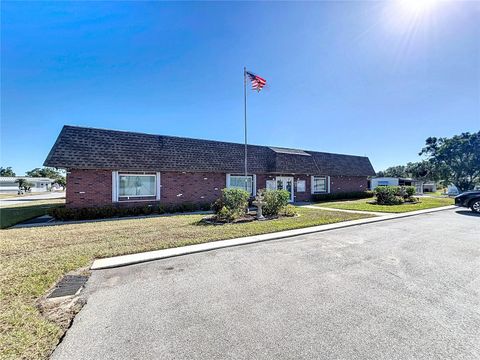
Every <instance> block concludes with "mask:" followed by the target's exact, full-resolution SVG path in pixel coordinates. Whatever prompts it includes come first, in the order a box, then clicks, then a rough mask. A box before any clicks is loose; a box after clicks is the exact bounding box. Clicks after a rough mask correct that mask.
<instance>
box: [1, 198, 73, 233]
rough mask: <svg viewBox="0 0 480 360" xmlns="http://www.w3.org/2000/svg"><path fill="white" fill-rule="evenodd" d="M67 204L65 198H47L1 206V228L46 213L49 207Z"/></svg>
mask: <svg viewBox="0 0 480 360" xmlns="http://www.w3.org/2000/svg"><path fill="white" fill-rule="evenodd" d="M63 204H65V199H61V198H59V199H45V200H34V201H26V202H25V203H22V204H14V205H9V204H7V205H4V206H2V207H0V229H5V228H8V227H10V226H13V225H16V224H18V223H21V222H23V221H27V220H30V219H33V218H36V217H39V216H42V215H46V214H47V212H48V209H51V208H53V207H58V206H61V205H63Z"/></svg>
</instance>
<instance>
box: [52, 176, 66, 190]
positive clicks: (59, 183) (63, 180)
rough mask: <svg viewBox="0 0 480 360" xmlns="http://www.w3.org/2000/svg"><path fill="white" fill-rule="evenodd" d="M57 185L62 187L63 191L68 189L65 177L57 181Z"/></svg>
mask: <svg viewBox="0 0 480 360" xmlns="http://www.w3.org/2000/svg"><path fill="white" fill-rule="evenodd" d="M55 183H56V184H58V185H60V186H61V187H62V188H63V189H65V188H66V187H67V179H65V178H64V177H60V178H58V179H56V180H55Z"/></svg>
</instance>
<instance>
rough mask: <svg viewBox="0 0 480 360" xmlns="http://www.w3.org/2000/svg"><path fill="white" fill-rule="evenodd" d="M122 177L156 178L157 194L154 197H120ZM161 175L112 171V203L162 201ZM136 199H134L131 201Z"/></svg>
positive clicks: (157, 173) (156, 173)
mask: <svg viewBox="0 0 480 360" xmlns="http://www.w3.org/2000/svg"><path fill="white" fill-rule="evenodd" d="M120 176H155V194H154V195H132V196H120ZM160 180H161V179H160V173H159V172H155V173H153V172H144V173H141V174H136V173H129V172H120V171H112V202H128V201H132V202H139V201H152V200H153V198H155V200H156V201H159V200H160V195H161V194H160V188H161V182H160ZM131 198H134V199H131Z"/></svg>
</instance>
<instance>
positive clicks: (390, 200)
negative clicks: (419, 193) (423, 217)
mask: <svg viewBox="0 0 480 360" xmlns="http://www.w3.org/2000/svg"><path fill="white" fill-rule="evenodd" d="M397 193H398V186H377V187H376V188H375V196H376V197H377V204H379V205H397V204H398V201H399V200H398V197H397Z"/></svg>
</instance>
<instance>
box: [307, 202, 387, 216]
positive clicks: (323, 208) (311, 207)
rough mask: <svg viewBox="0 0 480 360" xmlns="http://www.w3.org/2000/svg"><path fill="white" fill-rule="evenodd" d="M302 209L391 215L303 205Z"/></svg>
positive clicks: (380, 214) (382, 213)
mask: <svg viewBox="0 0 480 360" xmlns="http://www.w3.org/2000/svg"><path fill="white" fill-rule="evenodd" d="M301 207H305V208H308V209H317V210H318V209H320V210H326V211H340V212H346V213H352V214H368V215H376V216H385V215H388V214H389V213H385V212H377V211H363V210H346V209H334V208H329V207H323V206H316V205H301Z"/></svg>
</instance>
